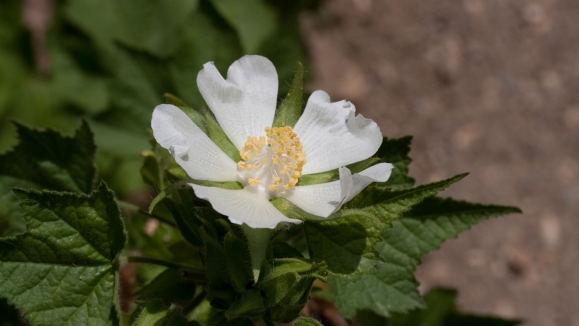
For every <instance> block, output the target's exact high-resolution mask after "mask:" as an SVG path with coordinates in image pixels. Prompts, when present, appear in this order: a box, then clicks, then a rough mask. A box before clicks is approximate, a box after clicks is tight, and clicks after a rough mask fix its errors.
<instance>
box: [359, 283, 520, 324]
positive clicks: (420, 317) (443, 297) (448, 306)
mask: <svg viewBox="0 0 579 326" xmlns="http://www.w3.org/2000/svg"><path fill="white" fill-rule="evenodd" d="M424 301H425V303H426V308H425V309H422V310H414V311H411V312H410V313H408V314H399V313H395V314H392V317H391V318H388V319H386V318H384V317H381V316H378V315H376V314H374V313H373V312H371V311H361V312H360V313H358V314H357V315H356V322H357V323H358V324H359V325H360V326H380V325H383V326H463V325H468V326H516V325H518V324H520V323H521V322H520V321H518V320H505V319H499V318H493V317H487V316H477V315H469V314H464V313H461V312H459V311H458V310H457V308H456V291H454V290H447V289H434V290H431V291H429V292H428V293H427V294H426V295H425V296H424Z"/></svg>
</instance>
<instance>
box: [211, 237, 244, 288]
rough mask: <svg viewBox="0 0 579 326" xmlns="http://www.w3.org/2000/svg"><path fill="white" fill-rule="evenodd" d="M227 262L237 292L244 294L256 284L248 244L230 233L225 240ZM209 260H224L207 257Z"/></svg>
mask: <svg viewBox="0 0 579 326" xmlns="http://www.w3.org/2000/svg"><path fill="white" fill-rule="evenodd" d="M223 247H224V250H225V260H226V262H227V269H228V271H229V276H230V278H231V281H232V285H233V288H234V289H235V290H236V291H237V292H243V291H245V289H246V288H247V287H248V285H252V284H253V283H254V279H253V270H252V266H251V256H250V250H249V249H248V243H247V241H246V240H245V239H242V238H241V237H239V236H238V235H236V234H235V233H234V232H229V233H227V234H226V235H225V238H224V239H223ZM207 259H223V258H222V257H206V260H207Z"/></svg>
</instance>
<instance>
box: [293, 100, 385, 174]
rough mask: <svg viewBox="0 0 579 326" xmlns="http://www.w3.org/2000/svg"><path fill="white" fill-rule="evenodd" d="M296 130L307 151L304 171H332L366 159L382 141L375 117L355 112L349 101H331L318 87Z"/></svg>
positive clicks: (308, 172)
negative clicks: (368, 117) (367, 116)
mask: <svg viewBox="0 0 579 326" xmlns="http://www.w3.org/2000/svg"><path fill="white" fill-rule="evenodd" d="M294 131H295V132H296V134H297V135H298V137H299V138H300V141H301V143H302V145H303V150H304V152H305V153H306V164H305V165H304V167H303V170H302V173H303V174H310V173H317V172H324V171H329V170H332V169H337V168H339V167H342V166H345V165H348V164H351V163H355V162H358V161H361V160H364V159H366V158H368V157H370V156H372V155H373V154H374V153H376V151H377V150H378V148H379V147H380V144H382V133H381V132H380V128H379V127H378V125H377V124H376V123H375V122H374V121H372V120H370V119H366V118H364V117H363V116H362V115H360V114H358V115H357V116H356V115H355V107H354V105H353V104H351V103H350V102H347V101H340V102H334V103H331V102H330V97H329V96H328V94H326V93H325V92H323V91H315V92H314V93H313V94H312V95H311V96H310V98H309V99H308V103H307V105H306V109H305V110H304V113H303V114H302V116H301V117H300V119H299V120H298V122H297V124H296V126H295V128H294Z"/></svg>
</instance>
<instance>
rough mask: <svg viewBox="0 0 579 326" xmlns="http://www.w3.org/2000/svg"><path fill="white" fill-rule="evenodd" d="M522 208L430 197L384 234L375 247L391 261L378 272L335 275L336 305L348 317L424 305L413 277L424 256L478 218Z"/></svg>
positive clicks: (376, 270) (333, 286) (386, 259)
mask: <svg viewBox="0 0 579 326" xmlns="http://www.w3.org/2000/svg"><path fill="white" fill-rule="evenodd" d="M449 180H450V179H449ZM417 188H420V187H417ZM417 188H415V189H417ZM517 212H520V210H519V209H518V208H516V207H509V206H495V205H481V204H472V203H468V202H464V201H455V200H453V199H441V198H435V197H433V198H427V199H425V200H424V201H422V202H421V203H420V204H418V205H417V206H415V207H414V208H413V209H412V210H411V211H409V212H407V213H405V214H404V217H403V218H399V219H398V220H395V221H394V222H393V223H392V227H391V228H389V229H386V230H385V231H384V232H383V233H382V234H381V236H382V238H383V241H381V242H379V243H378V244H376V245H375V246H374V248H375V249H376V250H377V251H378V252H379V253H380V256H381V258H382V259H383V260H384V261H386V264H384V265H378V266H376V267H377V268H376V269H375V270H374V271H373V273H365V274H358V275H352V276H340V275H331V276H330V279H329V283H330V289H331V291H332V293H333V294H334V296H335V304H336V306H337V307H338V309H339V310H340V312H341V313H342V315H344V316H353V315H354V314H355V313H356V310H360V309H369V310H373V311H374V312H376V313H378V314H380V315H383V316H389V315H390V314H391V313H392V312H406V311H408V310H411V309H415V308H422V307H424V302H423V301H422V299H421V298H420V295H419V293H418V291H417V289H416V287H417V286H418V283H417V282H416V280H415V278H414V275H413V272H414V270H415V269H416V267H417V266H418V265H419V264H420V258H421V257H422V256H423V255H424V254H426V253H428V252H429V251H431V250H434V249H437V248H439V247H440V245H441V244H442V243H443V242H444V241H445V240H446V239H449V238H453V237H456V236H457V235H458V234H459V233H460V232H462V231H464V230H466V229H468V228H470V227H471V226H472V225H474V224H476V223H478V222H479V221H482V220H485V219H488V218H491V217H496V216H500V215H504V214H511V213H517ZM341 293H348V295H340V294H341Z"/></svg>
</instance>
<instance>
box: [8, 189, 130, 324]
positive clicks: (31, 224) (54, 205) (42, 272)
mask: <svg viewBox="0 0 579 326" xmlns="http://www.w3.org/2000/svg"><path fill="white" fill-rule="evenodd" d="M15 192H16V194H17V195H18V196H19V197H20V198H22V208H23V209H24V211H25V214H24V217H25V219H26V224H27V227H28V232H26V233H25V234H22V235H19V236H16V237H15V238H7V239H2V240H0V293H1V295H2V296H5V297H7V299H8V300H9V302H10V303H11V304H14V305H15V306H16V307H18V308H20V309H22V310H23V311H24V315H25V317H26V319H27V320H28V321H30V323H31V324H33V325H47V326H48V325H50V326H55V325H69V324H75V325H118V323H119V312H118V303H117V300H118V297H117V286H118V275H117V272H118V263H116V259H117V256H118V255H119V253H120V251H121V250H122V249H123V247H124V245H125V242H126V235H125V231H124V228H123V222H122V220H121V218H120V214H119V208H118V206H117V205H116V202H115V197H114V194H113V193H112V191H110V190H109V189H108V188H107V186H106V185H105V184H102V185H101V186H100V187H99V188H98V189H97V190H96V191H94V192H93V193H91V194H90V195H84V194H73V193H68V192H65V193H58V192H52V191H42V192H38V191H25V190H15Z"/></svg>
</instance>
